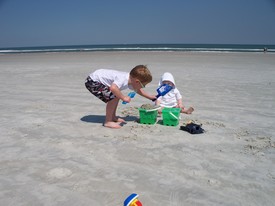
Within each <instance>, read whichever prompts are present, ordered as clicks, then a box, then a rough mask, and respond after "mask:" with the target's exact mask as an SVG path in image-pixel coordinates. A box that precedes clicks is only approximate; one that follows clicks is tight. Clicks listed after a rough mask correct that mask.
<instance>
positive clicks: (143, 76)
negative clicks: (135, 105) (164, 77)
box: [130, 65, 153, 85]
mask: <svg viewBox="0 0 275 206" xmlns="http://www.w3.org/2000/svg"><path fill="white" fill-rule="evenodd" d="M130 76H131V77H133V78H137V79H138V80H139V81H141V83H143V84H144V85H146V84H148V83H150V82H151V81H152V79H153V77H152V75H151V72H150V71H149V69H148V68H147V66H145V65H137V66H135V67H134V68H133V69H132V70H131V72H130Z"/></svg>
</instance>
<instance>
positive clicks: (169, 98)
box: [156, 72, 194, 114]
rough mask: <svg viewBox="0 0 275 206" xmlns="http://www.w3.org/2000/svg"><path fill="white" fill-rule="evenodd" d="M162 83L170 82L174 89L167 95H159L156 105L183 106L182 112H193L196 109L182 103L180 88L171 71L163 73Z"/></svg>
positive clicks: (160, 82)
mask: <svg viewBox="0 0 275 206" xmlns="http://www.w3.org/2000/svg"><path fill="white" fill-rule="evenodd" d="M161 84H169V85H170V86H172V87H173V89H172V90H171V91H170V92H168V93H167V94H166V95H164V96H161V97H159V98H158V99H157V100H156V105H159V106H161V107H162V108H164V107H168V108H172V107H177V108H181V113H185V114H191V113H192V112H193V111H194V108H193V107H189V108H188V109H187V108H185V107H184V106H183V105H182V96H181V94H180V92H179V90H178V89H177V88H176V83H175V80H174V77H173V75H172V74H171V73H169V72H165V73H164V74H163V75H162V77H161V79H160V81H159V85H161ZM162 108H161V109H160V110H159V113H161V110H162Z"/></svg>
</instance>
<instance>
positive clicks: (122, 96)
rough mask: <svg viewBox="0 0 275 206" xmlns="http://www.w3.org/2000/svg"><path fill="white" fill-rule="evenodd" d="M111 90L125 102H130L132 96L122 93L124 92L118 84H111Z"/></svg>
mask: <svg viewBox="0 0 275 206" xmlns="http://www.w3.org/2000/svg"><path fill="white" fill-rule="evenodd" d="M110 91H111V92H112V93H113V94H114V95H115V96H116V97H117V98H119V99H121V100H122V101H124V102H128V103H129V102H130V101H131V98H130V97H128V96H125V95H123V94H122V92H121V91H120V89H119V88H118V86H117V85H116V84H114V83H113V84H111V86H110Z"/></svg>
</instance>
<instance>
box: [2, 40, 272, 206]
mask: <svg viewBox="0 0 275 206" xmlns="http://www.w3.org/2000/svg"><path fill="white" fill-rule="evenodd" d="M264 46H266V45H261V47H259V48H256V49H258V50H253V49H248V50H247V51H245V52H243V50H241V51H239V50H238V49H239V48H238V49H235V50H234V52H232V51H230V52H229V51H226V52H225V51H224V50H223V49H222V48H221V49H219V50H217V51H216V50H215V51H211V49H207V51H203V49H201V50H199V51H196V49H194V48H192V49H191V51H188V50H187V49H186V48H185V49H186V50H184V49H183V50H181V51H176V50H177V49H175V48H174V47H175V46H174V47H173V49H171V50H169V49H160V50H157V51H152V50H150V49H148V50H149V51H147V49H143V48H138V49H134V50H135V51H132V50H131V49H129V48H127V49H122V50H119V49H113V50H119V51H113V50H112V51H105V50H104V49H103V48H102V49H103V51H98V50H99V49H98V48H96V49H95V50H96V51H93V52H85V51H83V50H85V48H80V47H78V48H74V49H75V50H74V49H72V50H71V51H70V52H64V50H66V51H67V49H68V50H69V49H70V48H56V49H57V50H56V51H54V50H53V48H48V49H49V51H47V50H45V48H41V49H37V48H36V49H34V50H33V48H28V49H29V50H30V51H29V52H27V50H28V49H26V48H23V49H22V50H21V51H16V50H17V49H16V48H14V49H12V50H13V51H10V52H9V51H4V52H3V50H1V51H0V53H1V54H0V113H1V116H0V123H1V128H0V131H1V138H0V152H1V157H0V191H1V192H0V198H1V204H2V205H47V206H60V205H83V206H86V205H87V206H88V205H89V206H91V205H94V206H114V205H123V202H124V200H125V198H126V197H128V196H129V195H130V194H131V193H137V194H139V200H140V201H141V202H142V203H143V205H147V206H155V205H156V206H157V205H158V206H159V205H167V206H168V205H170V206H175V205H185V206H189V205H190V206H194V205H205V206H209V205H228V206H229V205H230V206H232V205H236V206H237V205H243V206H258V205H268V206H271V205H274V202H275V196H274V194H275V187H274V185H275V164H274V159H275V137H274V134H275V127H274V124H275V69H274V68H275V58H274V57H275V53H274V47H273V48H270V49H268V52H266V53H264V52H263V48H264ZM135 48H136V47H135ZM223 48H224V47H223ZM59 49H60V50H59ZM86 49H87V50H88V51H91V50H92V48H86ZM109 49H110V48H109ZM254 49H255V48H254ZM272 49H273V50H272ZM24 50H25V51H24ZM31 50H33V51H31ZM136 50H137V51H136ZM144 50H146V51H144ZM221 50H222V51H221ZM138 64H146V65H147V66H148V68H149V69H150V71H151V72H152V75H153V81H152V82H151V83H150V84H148V85H147V86H146V88H145V90H146V91H148V92H150V93H152V94H153V93H156V88H157V86H158V81H159V78H160V77H161V75H162V74H163V73H164V72H167V71H169V72H171V73H172V74H173V75H174V77H175V81H176V84H177V88H178V89H179V90H180V91H181V93H182V96H183V104H184V105H185V106H187V107H189V106H193V107H194V108H195V111H194V113H193V114H192V115H185V114H181V119H180V120H179V121H180V123H179V125H178V126H175V127H173V126H164V125H162V124H161V123H160V122H161V121H160V122H159V120H161V116H159V117H158V122H157V123H156V124H154V125H146V124H139V123H138V122H137V120H138V118H139V112H138V110H137V108H138V107H140V106H141V105H142V104H145V103H147V104H152V102H151V101H149V100H146V99H144V98H142V97H140V96H138V95H136V97H135V98H134V99H133V100H132V102H131V103H130V104H127V105H123V104H121V103H120V104H119V106H118V114H119V115H120V116H121V117H122V118H125V120H126V121H127V124H126V125H124V126H123V127H122V128H121V129H118V130H116V129H108V128H105V127H103V126H102V123H103V121H104V116H105V105H104V103H102V102H101V101H100V100H98V99H97V98H95V97H93V96H92V95H91V94H90V93H89V91H88V90H87V89H86V88H85V86H84V80H85V78H86V77H87V76H88V75H89V74H90V73H91V72H92V71H94V70H95V69H99V68H111V69H117V70H121V71H130V70H131V69H132V68H133V67H134V66H136V65H138ZM123 92H124V93H125V94H127V93H128V92H129V90H125V91H123ZM189 120H194V121H196V122H198V123H201V124H202V127H203V128H204V129H205V131H206V132H205V133H203V134H199V135H191V134H189V133H187V132H185V131H182V130H180V129H179V127H180V125H183V124H184V123H186V122H187V121H189Z"/></svg>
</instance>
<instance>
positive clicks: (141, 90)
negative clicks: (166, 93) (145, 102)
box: [137, 89, 156, 100]
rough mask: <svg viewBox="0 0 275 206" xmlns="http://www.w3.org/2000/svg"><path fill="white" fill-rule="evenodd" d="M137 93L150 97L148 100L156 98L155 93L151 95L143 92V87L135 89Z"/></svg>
mask: <svg viewBox="0 0 275 206" xmlns="http://www.w3.org/2000/svg"><path fill="white" fill-rule="evenodd" d="M137 93H138V94H139V95H141V96H143V97H145V98H147V99H150V100H155V99H156V95H151V94H148V93H147V92H145V91H144V90H143V89H139V90H137Z"/></svg>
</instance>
